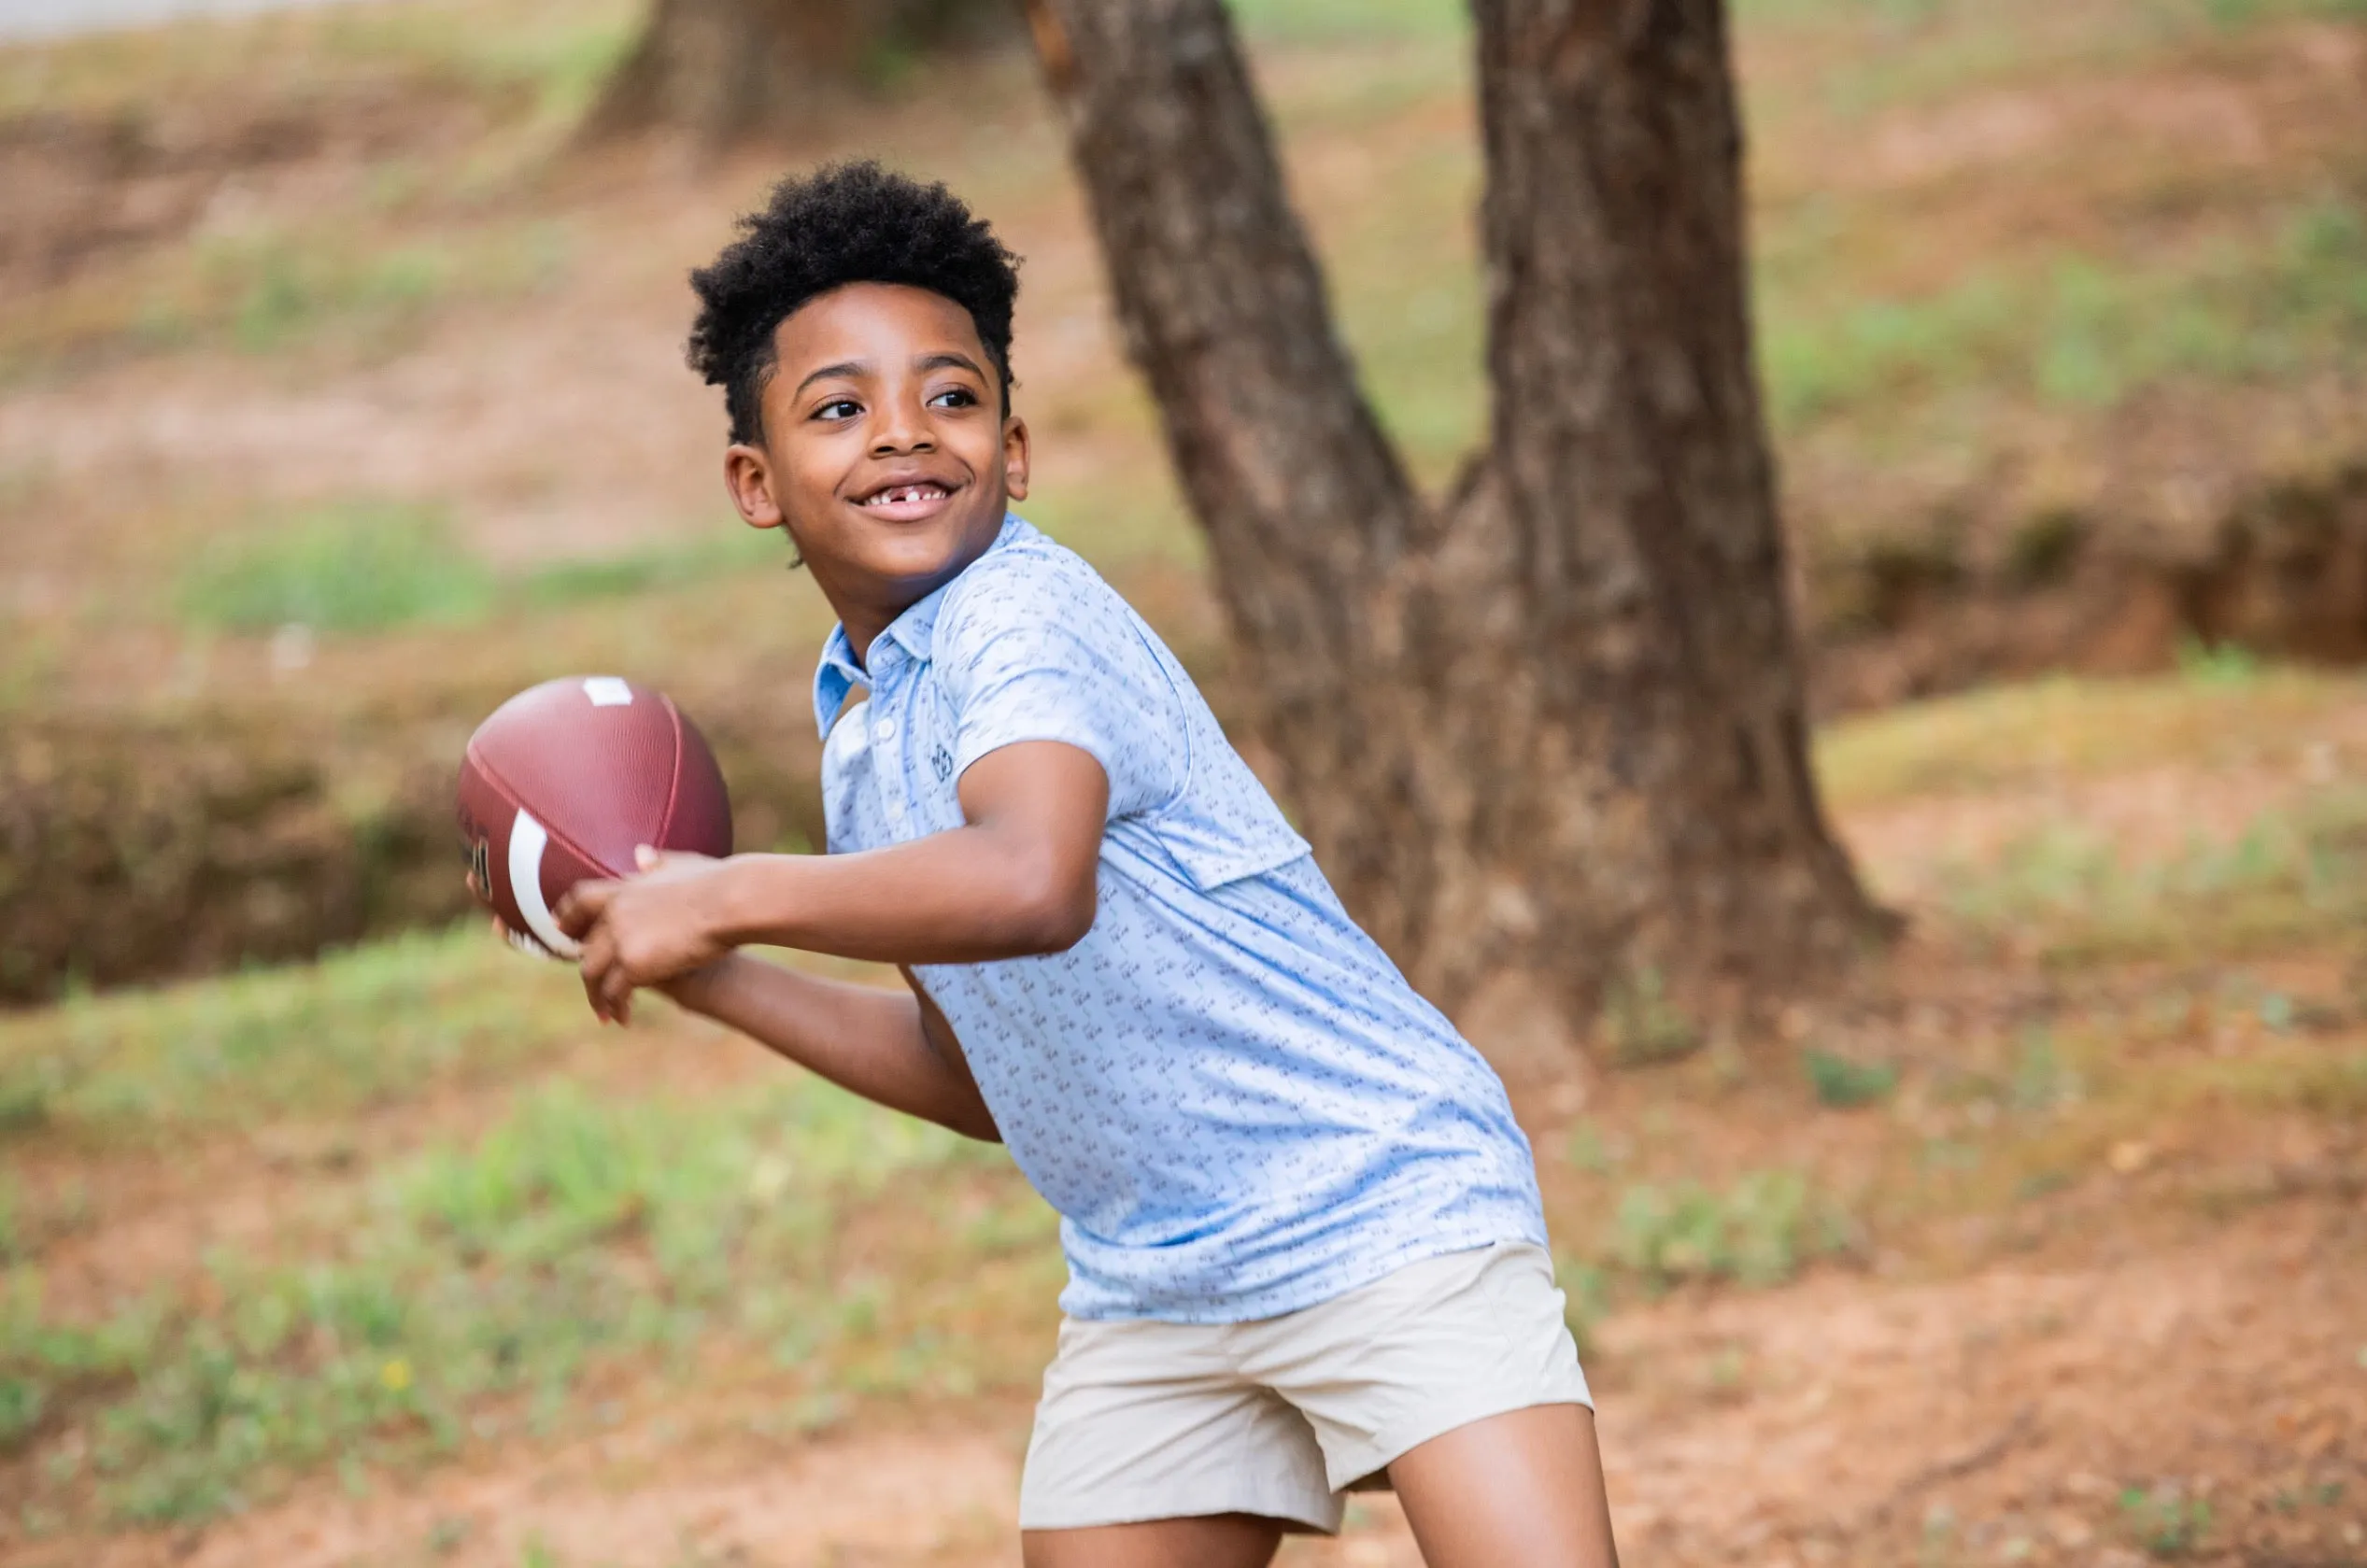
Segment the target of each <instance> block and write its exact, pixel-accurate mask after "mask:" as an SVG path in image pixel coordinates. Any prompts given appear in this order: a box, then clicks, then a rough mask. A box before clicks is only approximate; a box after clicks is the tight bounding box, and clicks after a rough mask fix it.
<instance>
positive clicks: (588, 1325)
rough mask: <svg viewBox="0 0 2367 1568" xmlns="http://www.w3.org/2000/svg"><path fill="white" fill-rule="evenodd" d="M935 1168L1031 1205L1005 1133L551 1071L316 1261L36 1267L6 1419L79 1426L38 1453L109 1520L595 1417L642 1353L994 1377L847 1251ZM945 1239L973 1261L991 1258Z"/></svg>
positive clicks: (19, 1276) (382, 1186)
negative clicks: (115, 1308) (601, 1387)
mask: <svg viewBox="0 0 2367 1568" xmlns="http://www.w3.org/2000/svg"><path fill="white" fill-rule="evenodd" d="M907 1173H915V1174H916V1173H928V1175H927V1182H928V1186H929V1187H930V1188H932V1189H943V1188H944V1187H947V1186H953V1187H957V1188H960V1189H962V1190H964V1191H966V1192H968V1193H969V1194H971V1195H972V1196H973V1198H975V1199H976V1200H977V1202H978V1204H979V1206H980V1208H981V1209H982V1211H986V1212H998V1211H1001V1210H1008V1209H1015V1208H1019V1207H1022V1206H1023V1205H1024V1204H1027V1203H1032V1202H1033V1199H1032V1198H1031V1197H1029V1196H1028V1194H1026V1193H1025V1190H1024V1187H1023V1186H1021V1185H1020V1184H1019V1183H1018V1180H1017V1178H1016V1177H1015V1175H1014V1174H1013V1173H1012V1172H1011V1171H1010V1168H1009V1165H1008V1162H1007V1160H1005V1159H1004V1157H1003V1155H1002V1154H1001V1152H1000V1151H999V1150H996V1149H992V1148H990V1147H988V1146H985V1145H978V1144H971V1143H967V1142H966V1141H965V1140H963V1139H960V1138H958V1137H955V1136H954V1135H952V1134H950V1133H946V1132H943V1130H942V1129H938V1128H934V1127H930V1126H928V1125H927V1124H925V1123H917V1122H914V1121H912V1120H910V1119H908V1118H902V1117H898V1116H895V1115H893V1114H891V1113H888V1112H886V1111H882V1110H879V1109H876V1108H874V1107H872V1106H869V1105H867V1104H865V1103H864V1102H861V1101H858V1100H857V1099H855V1098H853V1097H852V1096H849V1095H844V1094H843V1093H841V1092H839V1091H837V1090H834V1089H831V1088H829V1086H828V1085H826V1084H823V1083H821V1082H820V1081H818V1080H815V1079H812V1078H810V1077H807V1076H805V1075H802V1074H795V1073H789V1072H786V1071H785V1072H784V1073H782V1074H781V1075H780V1076H779V1077H778V1078H777V1079H774V1080H772V1081H770V1082H768V1083H767V1084H766V1085H765V1086H764V1087H762V1088H761V1089H759V1090H758V1091H756V1092H753V1093H742V1094H738V1095H733V1096H731V1097H730V1099H728V1100H725V1101H722V1102H686V1101H668V1100H658V1101H649V1100H645V1099H635V1100H632V1101H630V1102H626V1101H616V1102H611V1101H606V1100H602V1099H600V1098H596V1097H594V1096H592V1095H588V1094H587V1093H585V1092H583V1091H581V1090H579V1089H576V1088H574V1087H573V1086H569V1085H560V1086H555V1087H551V1088H547V1089H545V1090H543V1091H541V1092H539V1093H537V1094H535V1095H531V1096H530V1097H528V1098H527V1099H526V1100H525V1101H524V1102H523V1103H521V1104H520V1105H519V1106H518V1108H517V1110H516V1111H515V1112H514V1113H513V1114H512V1115H511V1116H510V1117H509V1118H508V1119H507V1120H506V1121H504V1122H503V1123H500V1124H498V1125H497V1126H495V1127H494V1128H493V1129H492V1130H491V1131H489V1133H487V1134H486V1135H485V1136H484V1137H481V1138H479V1139H478V1140H476V1141H475V1143H473V1144H468V1145H458V1144H455V1145H446V1146H442V1147H436V1148H432V1149H429V1150H427V1151H423V1152H421V1153H420V1154H418V1155H417V1156H415V1157H412V1158H410V1159H408V1160H405V1161H404V1162H403V1163H402V1164H400V1165H395V1166H392V1167H390V1168H389V1169H386V1170H384V1171H383V1172H381V1173H379V1175H378V1176H377V1177H376V1179H375V1180H372V1181H370V1182H369V1183H368V1184H367V1185H366V1188H365V1191H364V1194H363V1198H362V1201H361V1202H360V1203H359V1204H358V1205H357V1204H353V1203H351V1202H347V1203H346V1204H345V1205H344V1207H343V1209H342V1210H341V1211H340V1212H339V1213H338V1214H337V1215H335V1216H334V1217H333V1218H334V1220H335V1223H334V1224H333V1225H329V1226H326V1227H325V1234H329V1235H333V1236H335V1237H336V1241H335V1244H334V1245H333V1247H331V1248H329V1249H327V1250H322V1251H319V1252H316V1253H315V1254H314V1255H311V1256H308V1257H305V1258H302V1259H300V1260H292V1261H291V1260H283V1259H275V1258H268V1257H261V1258H256V1257H237V1256H230V1255H223V1256H218V1257H216V1258H214V1259H212V1260H211V1261H210V1262H209V1264H208V1267H207V1271H206V1275H207V1277H206V1280H205V1281H204V1282H203V1284H202V1286H197V1285H192V1286H191V1288H189V1289H187V1290H183V1291H179V1292H163V1293H159V1294H158V1295H157V1296H156V1297H155V1298H154V1299H152V1300H150V1301H148V1302H144V1303H141V1304H139V1305H137V1306H136V1307H132V1308H129V1309H126V1310H125V1311H123V1312H121V1313H119V1314H117V1315H115V1316H113V1317H111V1318H108V1319H106V1320H104V1321H97V1322H84V1323H78V1322H75V1321H70V1320H64V1319H61V1318H59V1317H58V1316H56V1315H54V1314H52V1313H50V1311H49V1310H47V1309H46V1307H45V1305H44V1300H43V1292H42V1288H41V1284H40V1280H39V1278H38V1277H37V1276H36V1275H35V1274H33V1273H31V1272H29V1271H22V1270H20V1271H18V1272H16V1273H15V1274H13V1275H12V1276H11V1277H10V1281H9V1287H8V1292H7V1297H6V1301H7V1310H6V1312H5V1314H0V1423H8V1424H12V1425H13V1428H14V1431H15V1433H16V1435H17V1437H18V1439H19V1440H20V1441H21V1440H23V1439H24V1438H25V1437H27V1436H29V1435H32V1434H35V1433H39V1434H43V1435H44V1436H50V1435H63V1434H65V1433H68V1432H72V1433H75V1434H78V1439H79V1440H78V1441H74V1442H64V1443H58V1444H54V1445H52V1446H51V1448H50V1456H49V1459H48V1461H47V1462H45V1463H43V1464H42V1465H41V1466H40V1467H39V1477H40V1478H39V1481H38V1482H37V1483H36V1485H37V1488H38V1489H39V1490H48V1491H50V1492H52V1493H53V1495H54V1496H55V1498H56V1499H57V1500H58V1501H59V1502H60V1503H61V1504H64V1503H66V1502H67V1501H69V1500H70V1499H71V1498H72V1497H73V1496H75V1495H76V1489H77V1488H78V1486H81V1485H83V1484H89V1485H91V1486H92V1487H93V1489H94V1491H95V1496H96V1498H97V1500H98V1503H99V1505H100V1507H101V1508H102V1510H103V1511H104V1512H105V1513H106V1515H108V1516H110V1517H112V1518H114V1519H119V1520H123V1521H127V1522H162V1521H167V1520H190V1519H205V1518H207V1517H210V1516H212V1515H215V1514H219V1513H220V1512H223V1511H225V1510H230V1509H235V1508H239V1507H242V1506H245V1505H248V1504H253V1503H255V1502H257V1501H259V1500H261V1499H262V1498H264V1497H267V1496H269V1495H271V1494H272V1493H273V1492H274V1491H275V1490H277V1489H278V1488H279V1487H280V1486H282V1485H283V1484H284V1483H285V1481H286V1480H287V1478H288V1477H290V1476H295V1475H299V1474H302V1473H303V1472H305V1471H307V1470H312V1469H317V1468H319V1467H322V1466H324V1465H327V1464H329V1463H331V1462H335V1463H337V1464H339V1465H340V1466H342V1467H345V1468H346V1469H347V1470H348V1471H352V1472H356V1473H361V1472H366V1471H367V1470H369V1469H372V1468H376V1467H379V1466H384V1465H390V1464H401V1463H404V1462H416V1461H417V1460H419V1459H422V1458H429V1457H433V1456H437V1455H444V1454H449V1453H452V1452H454V1451H456V1450H458V1449H459V1448H461V1447H463V1446H464V1445H466V1444H467V1443H469V1442H472V1441H487V1440H491V1439H497V1438H500V1437H502V1436H504V1435H510V1436H515V1435H517V1434H536V1433H544V1434H547V1433H552V1432H555V1431H558V1430H560V1429H562V1428H565V1427H568V1426H572V1425H575V1424H578V1423H580V1422H581V1421H583V1420H587V1419H588V1414H587V1412H586V1411H585V1410H583V1409H582V1408H581V1402H580V1399H579V1391H580V1389H581V1388H582V1386H583V1384H584V1382H585V1381H586V1379H587V1378H588V1377H590V1376H592V1375H594V1374H596V1373H597V1372H598V1371H599V1369H601V1368H602V1366H605V1365H610V1364H614V1363H616V1362H617V1358H619V1357H627V1358H633V1357H637V1358H640V1359H642V1360H644V1361H646V1360H648V1359H649V1358H653V1357H654V1358H656V1359H657V1361H658V1362H659V1363H660V1364H666V1365H673V1366H676V1367H680V1368H686V1369H687V1367H688V1366H689V1365H690V1364H691V1363H692V1362H693V1361H694V1360H695V1359H696V1358H697V1357H698V1356H699V1355H702V1354H707V1353H721V1354H725V1355H728V1356H731V1357H735V1358H740V1359H742V1360H744V1362H746V1363H748V1364H749V1365H750V1367H751V1369H752V1370H756V1369H761V1371H762V1372H763V1374H764V1375H767V1376H772V1375H778V1376H780V1377H784V1378H785V1379H786V1380H787V1384H788V1385H789V1386H791V1387H793V1388H803V1389H805V1390H806V1391H807V1393H808V1396H809V1398H810V1399H811V1400H815V1401H828V1400H829V1399H830V1398H832V1397H835V1396H837V1395H839V1394H843V1393H849V1392H864V1391H908V1390H912V1389H917V1388H936V1389H939V1390H940V1391H967V1390H969V1389H972V1388H975V1387H977V1386H979V1385H980V1378H981V1376H982V1373H981V1371H980V1370H979V1368H978V1366H977V1364H976V1363H977V1358H976V1357H974V1356H971V1355H970V1354H969V1352H968V1351H967V1350H966V1349H965V1348H964V1347H963V1346H962V1345H960V1344H959V1343H957V1342H956V1341H955V1340H953V1339H952V1338H950V1337H948V1336H946V1335H943V1334H942V1333H938V1334H934V1335H932V1334H931V1333H930V1332H929V1331H928V1328H927V1326H926V1324H925V1323H923V1322H921V1321H916V1319H915V1316H914V1309H913V1308H914V1302H915V1301H916V1300H917V1299H918V1297H917V1296H915V1295H914V1294H913V1293H911V1288H912V1286H913V1284H914V1280H913V1278H909V1277H899V1278H897V1279H896V1280H895V1281H894V1282H892V1283H891V1282H890V1279H889V1278H887V1277H885V1276H878V1275H872V1274H863V1273H860V1272H849V1270H848V1268H847V1267H846V1266H845V1265H844V1262H843V1260H842V1259H841V1258H839V1257H838V1255H837V1244H838V1240H839V1237H840V1236H841V1234H842V1231H843V1227H844V1225H845V1224H846V1222H848V1219H849V1216H850V1215H855V1214H859V1213H860V1212H861V1211H862V1210H863V1208H864V1207H865V1206H866V1205H867V1204H868V1203H870V1202H871V1201H872V1200H873V1199H882V1200H883V1201H886V1195H887V1194H890V1192H891V1190H900V1189H899V1188H898V1186H897V1184H898V1183H899V1182H900V1180H903V1179H904V1178H905V1177H906V1175H907ZM915 1195H916V1194H915ZM902 1201H903V1202H905V1203H909V1202H910V1201H912V1195H908V1196H907V1197H906V1198H905V1199H904V1200H902ZM1002 1229H1003V1230H1004V1231H1007V1232H1009V1233H1011V1234H1012V1235H1014V1236H1021V1237H1023V1240H1022V1242H1021V1244H1020V1245H1021V1246H1022V1247H1023V1248H1024V1249H1025V1250H1028V1251H1029V1252H1031V1253H1033V1254H1041V1253H1042V1250H1043V1249H1044V1248H1045V1247H1046V1246H1047V1245H1048V1242H1047V1239H1046V1238H1047V1236H1048V1232H1047V1231H1045V1230H1044V1229H1043V1228H1042V1227H1040V1226H1039V1227H1034V1228H1032V1229H1029V1228H1028V1227H1025V1226H1022V1225H1020V1224H1019V1223H1018V1222H1016V1221H1015V1220H1010V1219H1006V1220H1004V1221H1003V1222H1002ZM946 1240H947V1241H948V1242H949V1243H950V1245H949V1246H941V1247H940V1249H939V1250H940V1251H941V1252H944V1253H945V1254H947V1255H946V1258H945V1263H946V1265H947V1267H948V1268H949V1269H950V1270H953V1271H956V1272H961V1271H974V1270H975V1269H976V1268H977V1267H978V1266H979V1265H980V1264H981V1263H982V1261H983V1260H982V1258H981V1256H980V1254H979V1253H978V1252H975V1251H967V1250H962V1247H961V1243H962V1237H960V1236H958V1235H957V1236H953V1237H949V1238H946ZM1010 1246H1011V1242H1010V1240H1009V1238H1008V1237H1007V1236H1006V1237H1005V1238H1004V1247H1005V1249H1006V1250H1008V1249H1009V1247H1010ZM1053 1255H1054V1256H1056V1253H1055V1254H1053ZM1030 1261H1031V1262H1032V1263H1034V1264H1041V1262H1042V1258H1041V1257H1040V1256H1037V1257H1034V1258H1032V1259H1031V1260H1030ZM1034 1271H1035V1272H1036V1273H1041V1272H1042V1268H1041V1266H1037V1267H1036V1268H1035V1270H1034ZM925 1316H927V1317H928V1318H930V1319H931V1320H934V1318H935V1316H936V1314H935V1313H934V1311H931V1312H929V1313H928V1314H925ZM985 1376H988V1377H991V1376H992V1369H991V1368H987V1369H985ZM791 1403H792V1405H795V1404H796V1403H797V1402H796V1401H794V1400H792V1401H791ZM814 1407H815V1408H819V1406H814Z"/></svg>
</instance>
